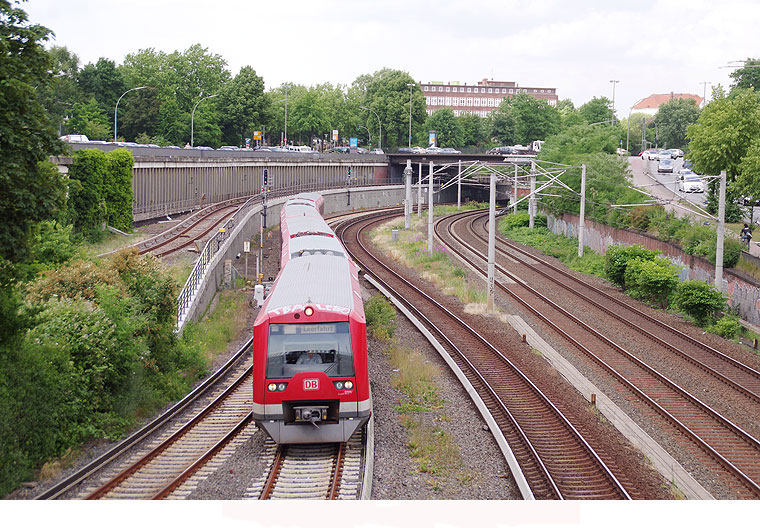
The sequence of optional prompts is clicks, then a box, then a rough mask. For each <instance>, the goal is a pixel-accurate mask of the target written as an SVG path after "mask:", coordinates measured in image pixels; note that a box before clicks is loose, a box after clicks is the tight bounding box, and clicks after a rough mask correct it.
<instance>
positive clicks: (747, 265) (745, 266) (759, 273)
mask: <svg viewBox="0 0 760 528" xmlns="http://www.w3.org/2000/svg"><path fill="white" fill-rule="evenodd" d="M736 269H738V270H741V271H743V272H744V273H746V274H747V275H749V276H750V277H753V278H755V279H757V280H760V266H758V265H757V264H756V263H755V262H754V261H750V260H745V259H743V258H740V259H739V262H737V263H736Z"/></svg>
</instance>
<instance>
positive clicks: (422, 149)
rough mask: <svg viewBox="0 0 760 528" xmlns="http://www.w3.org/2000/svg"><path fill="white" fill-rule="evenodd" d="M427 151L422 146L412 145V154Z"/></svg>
mask: <svg viewBox="0 0 760 528" xmlns="http://www.w3.org/2000/svg"><path fill="white" fill-rule="evenodd" d="M426 152H427V150H426V149H424V148H422V147H412V154H425V153H426Z"/></svg>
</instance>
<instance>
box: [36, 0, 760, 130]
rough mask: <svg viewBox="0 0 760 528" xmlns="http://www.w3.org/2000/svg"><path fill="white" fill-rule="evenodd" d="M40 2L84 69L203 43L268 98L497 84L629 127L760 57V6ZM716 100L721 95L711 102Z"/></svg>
mask: <svg viewBox="0 0 760 528" xmlns="http://www.w3.org/2000/svg"><path fill="white" fill-rule="evenodd" d="M614 4H616V2H612V1H609V0H607V1H596V0H591V1H582V0H576V1H573V2H570V1H561V0H528V1H525V0H522V1H517V0H475V1H467V0H459V1H450V0H438V1H436V2H425V1H417V0H374V1H370V2H361V1H335V0H322V1H313V0H312V1H303V0H287V1H283V0H281V1H278V2H274V1H267V2H264V1H259V0H248V1H231V0H216V1H209V0H203V1H200V0H130V1H121V0H100V1H93V0H31V1H29V2H25V3H23V4H21V7H22V9H24V10H25V11H26V12H27V13H29V18H30V20H31V21H32V22H35V23H39V24H42V25H44V26H47V27H48V28H50V29H52V30H53V31H54V32H55V35H56V36H55V40H54V44H57V45H59V46H66V47H67V48H69V50H71V51H73V52H74V53H76V54H77V55H78V56H79V57H80V60H81V64H82V65H84V64H87V63H88V62H95V61H97V59H98V58H99V57H107V58H109V59H112V60H114V61H116V63H117V64H118V63H121V62H122V61H123V59H124V57H125V55H126V54H128V53H132V52H136V51H138V50H139V49H143V48H155V49H157V50H161V51H165V52H172V51H174V50H184V49H186V48H188V47H189V46H190V45H192V44H194V43H200V44H201V45H202V46H204V47H206V48H208V50H209V51H210V52H212V53H216V54H219V55H221V56H222V57H224V58H225V59H226V60H227V62H228V67H229V69H230V71H231V72H232V74H233V75H234V74H236V73H237V72H238V70H239V69H240V68H241V67H242V66H245V65H250V66H252V67H253V68H254V69H255V70H256V72H257V73H258V74H259V75H260V76H262V77H263V79H264V82H265V83H266V86H267V89H270V88H273V87H276V86H278V85H280V84H281V83H283V82H294V83H298V84H304V85H314V84H318V83H323V82H332V83H334V84H336V83H341V84H350V83H351V82H352V81H353V80H354V79H355V78H356V77H357V76H359V75H361V74H364V73H373V72H375V71H377V70H379V69H380V68H383V67H389V68H394V69H400V70H404V71H407V72H409V73H410V74H411V75H412V77H414V78H415V79H417V80H418V81H420V82H429V81H444V82H447V81H460V82H466V83H475V82H477V81H479V80H482V79H483V78H486V77H488V78H493V79H494V80H500V81H515V82H517V83H518V84H519V85H520V86H526V87H527V86H537V87H553V88H556V89H557V94H558V96H559V97H560V99H565V98H569V99H571V100H572V101H573V103H575V105H576V106H579V105H581V104H583V103H584V102H586V101H588V100H589V99H591V98H592V97H594V96H606V97H608V98H610V99H612V83H611V82H610V80H611V79H617V80H619V81H620V82H619V83H618V84H617V85H616V89H615V107H616V109H617V115H618V117H621V118H623V117H626V116H627V114H628V110H629V109H630V107H631V106H632V105H633V104H635V103H636V102H637V101H638V100H639V99H641V98H643V97H646V96H647V95H649V94H652V93H668V92H671V91H672V92H684V93H696V94H699V95H702V93H703V86H702V84H700V83H701V82H702V81H709V82H711V83H713V84H717V83H722V84H723V85H724V87H727V86H728V85H729V84H730V80H731V79H730V78H729V76H728V74H729V73H730V72H731V71H732V70H730V69H727V68H724V66H726V65H728V63H729V62H730V61H736V60H744V59H746V58H747V57H758V56H760V41H758V37H757V34H758V27H757V26H758V23H759V22H760V2H758V1H757V0H729V1H715V0H709V1H708V0H659V1H649V0H640V1H638V2H625V3H624V5H625V7H616V6H615V5H614ZM707 93H708V98H709V93H710V87H709V86H708V88H707Z"/></svg>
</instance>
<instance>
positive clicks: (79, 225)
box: [69, 149, 108, 240]
mask: <svg viewBox="0 0 760 528" xmlns="http://www.w3.org/2000/svg"><path fill="white" fill-rule="evenodd" d="M107 177H108V162H107V161H106V155H105V153H104V152H103V151H102V150H98V149H82V150H77V151H76V152H74V163H73V164H72V165H71V167H70V169H69V178H70V179H71V180H77V181H78V182H79V186H78V187H77V188H76V189H75V188H74V187H72V189H71V191H70V196H69V203H70V207H69V209H70V214H71V218H72V220H73V222H72V223H73V225H74V229H75V230H76V231H77V232H79V233H82V234H83V235H85V236H86V237H88V238H89V239H91V240H97V239H99V238H100V237H101V236H102V232H103V223H104V222H105V220H106V209H105V201H104V194H105V193H104V187H105V182H106V179H107Z"/></svg>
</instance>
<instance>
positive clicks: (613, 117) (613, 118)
mask: <svg viewBox="0 0 760 528" xmlns="http://www.w3.org/2000/svg"><path fill="white" fill-rule="evenodd" d="M610 82H611V83H612V126H615V85H616V84H617V83H619V82H620V81H616V80H611V81H610Z"/></svg>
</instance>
